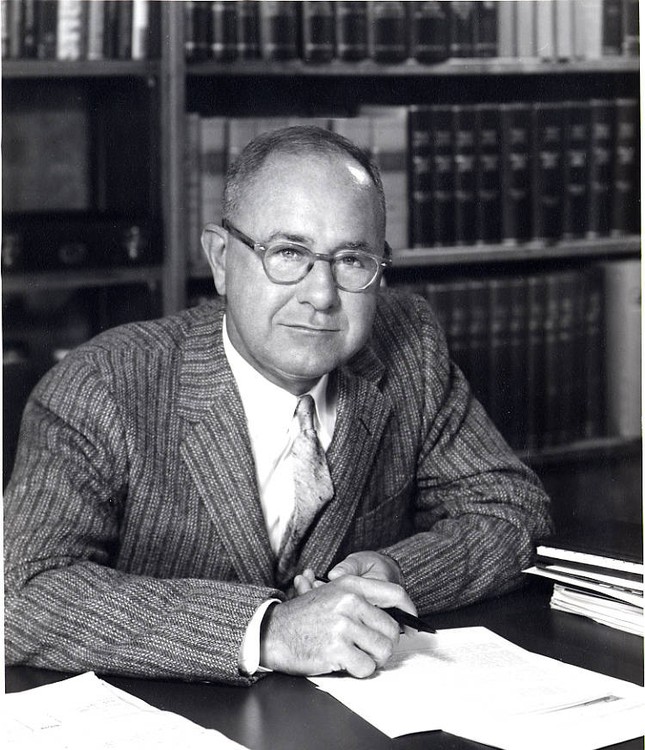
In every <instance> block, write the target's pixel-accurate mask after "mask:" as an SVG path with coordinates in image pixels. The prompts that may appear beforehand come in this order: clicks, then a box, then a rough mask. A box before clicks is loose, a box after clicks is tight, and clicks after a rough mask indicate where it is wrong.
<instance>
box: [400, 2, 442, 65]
mask: <svg viewBox="0 0 645 750" xmlns="http://www.w3.org/2000/svg"><path fill="white" fill-rule="evenodd" d="M449 43H450V4H449V3H447V2H441V1H440V0H435V2H413V3H411V4H410V57H412V58H414V59H415V60H417V61H418V62H424V63H432V62H441V61H442V60H446V59H447V58H448V56H449Z"/></svg>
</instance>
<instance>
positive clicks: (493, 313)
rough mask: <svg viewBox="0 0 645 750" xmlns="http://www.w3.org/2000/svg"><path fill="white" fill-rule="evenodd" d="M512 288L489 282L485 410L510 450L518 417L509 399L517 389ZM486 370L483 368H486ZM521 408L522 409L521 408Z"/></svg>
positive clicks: (503, 281) (499, 280)
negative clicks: (487, 382)
mask: <svg viewBox="0 0 645 750" xmlns="http://www.w3.org/2000/svg"><path fill="white" fill-rule="evenodd" d="M510 292H511V286H510V283H509V280H508V279H506V278H503V277H502V278H491V279H490V280H489V283H488V294H489V302H488V304H489V321H490V322H489V341H488V346H487V356H488V364H487V369H488V372H489V382H490V397H489V403H488V410H489V413H490V416H491V418H492V420H493V422H494V423H495V426H496V427H497V429H498V430H499V431H500V432H501V433H502V435H503V436H504V437H505V438H506V440H507V441H508V442H509V444H510V445H511V447H512V448H517V445H515V444H514V442H511V440H514V434H513V426H514V422H515V419H516V418H517V415H516V414H515V412H514V410H513V408H512V395H513V390H514V388H515V387H516V386H517V385H518V384H516V383H515V382H513V381H512V380H511V377H512V374H513V372H512V360H511V328H510V323H511V314H512V311H511V299H510ZM485 366H486V365H485ZM522 408H524V405H522Z"/></svg>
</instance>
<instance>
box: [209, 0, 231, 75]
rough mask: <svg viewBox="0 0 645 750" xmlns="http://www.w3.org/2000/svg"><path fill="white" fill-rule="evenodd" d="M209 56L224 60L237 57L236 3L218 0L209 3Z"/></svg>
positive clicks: (220, 60)
mask: <svg viewBox="0 0 645 750" xmlns="http://www.w3.org/2000/svg"><path fill="white" fill-rule="evenodd" d="M210 21H211V23H210V35H209V40H208V41H209V56H210V57H211V58H212V59H213V60H218V61H219V62H225V61H228V60H235V58H236V57H237V3H232V2H229V1H227V0H219V1H218V2H211V4H210Z"/></svg>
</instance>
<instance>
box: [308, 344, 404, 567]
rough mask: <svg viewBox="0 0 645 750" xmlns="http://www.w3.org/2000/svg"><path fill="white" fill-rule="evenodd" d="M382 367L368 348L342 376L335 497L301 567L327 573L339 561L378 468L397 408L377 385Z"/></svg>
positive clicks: (331, 456)
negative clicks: (377, 460) (377, 459)
mask: <svg viewBox="0 0 645 750" xmlns="http://www.w3.org/2000/svg"><path fill="white" fill-rule="evenodd" d="M382 374H383V366H382V363H381V362H380V361H379V360H378V359H377V358H376V356H375V355H374V354H373V353H372V351H371V350H370V349H365V350H363V352H361V353H360V355H358V356H357V357H356V358H355V359H354V360H353V361H352V362H351V363H350V364H349V365H348V366H346V367H343V368H341V370H340V371H339V373H338V377H337V387H338V418H337V422H336V428H335V431H334V438H333V440H332V443H331V445H330V446H329V450H328V451H327V458H328V461H329V465H330V471H331V476H332V481H333V484H334V497H333V498H332V500H331V501H330V502H329V503H328V504H327V505H326V506H325V508H324V510H323V511H322V513H321V516H320V518H319V519H318V522H317V523H316V525H315V528H314V529H313V531H312V534H311V536H310V537H309V539H308V540H307V542H306V544H305V546H304V548H303V551H302V555H301V560H300V565H299V568H300V569H301V570H302V569H304V568H305V567H311V568H313V570H314V571H316V572H317V573H318V574H322V573H324V572H326V571H327V569H328V568H329V567H330V566H331V565H332V563H333V562H334V557H335V555H336V553H337V551H338V548H339V547H340V545H341V543H342V541H343V539H344V537H345V535H346V534H347V531H348V529H349V527H350V524H351V522H352V520H353V518H354V514H355V511H356V506H357V505H358V502H359V499H360V497H361V495H362V490H363V488H364V486H365V482H366V481H367V478H368V476H369V475H370V473H371V472H372V470H373V463H374V457H375V454H376V451H377V450H378V447H379V444H380V442H381V438H382V435H383V431H384V430H385V427H386V425H387V423H388V421H389V419H390V415H391V412H392V405H391V402H390V401H389V399H387V398H386V397H385V396H383V394H382V393H381V390H380V388H379V387H378V383H379V380H380V378H381V376H382Z"/></svg>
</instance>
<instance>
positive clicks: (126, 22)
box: [117, 0, 133, 60]
mask: <svg viewBox="0 0 645 750" xmlns="http://www.w3.org/2000/svg"><path fill="white" fill-rule="evenodd" d="M132 21H133V0H119V4H118V12H117V58H118V59H119V60H131V59H132Z"/></svg>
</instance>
